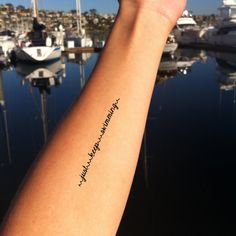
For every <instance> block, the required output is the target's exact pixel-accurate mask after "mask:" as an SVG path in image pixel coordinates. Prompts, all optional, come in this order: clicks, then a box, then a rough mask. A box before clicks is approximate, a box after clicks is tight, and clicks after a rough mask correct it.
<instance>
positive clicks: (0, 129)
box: [0, 50, 236, 236]
mask: <svg viewBox="0 0 236 236" xmlns="http://www.w3.org/2000/svg"><path fill="white" fill-rule="evenodd" d="M97 57H98V55H96V54H92V55H88V54H83V55H77V56H76V57H75V58H74V55H71V56H70V58H68V57H65V58H63V60H62V61H61V62H55V63H52V64H50V65H48V66H47V67H45V66H44V68H43V67H42V66H41V68H40V67H33V66H29V65H27V66H26V65H17V67H16V68H12V69H9V70H2V71H0V77H1V78H0V104H1V106H0V215H1V217H2V216H3V215H4V213H5V211H6V209H7V207H8V205H9V202H10V200H11V198H12V197H13V195H14V193H15V191H16V189H17V187H18V186H19V183H20V182H21V180H22V178H23V176H24V174H25V173H26V171H27V169H28V168H29V166H30V165H31V163H32V161H33V160H34V159H35V157H36V156H37V153H38V152H39V151H40V149H41V148H42V146H43V145H44V143H45V142H46V141H47V138H48V135H50V133H51V132H52V130H53V129H54V128H55V126H56V124H57V123H58V121H59V120H60V119H61V118H62V117H63V115H64V114H65V113H66V111H67V110H68V108H69V107H70V105H71V104H72V103H73V101H74V99H75V98H76V97H77V96H78V95H79V93H80V91H81V88H82V87H83V86H84V84H85V83H86V79H87V77H88V76H89V74H90V73H91V71H92V69H93V67H94V65H95V62H96V60H97ZM39 76H40V77H41V79H40V80H38V79H37V80H35V79H34V78H35V77H39ZM235 142H236V55H233V54H227V53H212V52H211V53H205V52H203V51H194V50H179V51H177V52H176V54H175V56H172V57H171V56H168V57H163V60H162V62H161V65H160V70H159V72H158V76H157V81H156V86H155V90H154V93H153V98H152V103H151V107H150V112H149V115H148V122H147V125H146V131H145V135H144V140H143V146H142V150H141V153H140V158H139V164H138V168H137V172H136V175H135V180H134V184H133V187H132V191H131V194H130V197H129V201H128V205H127V207H126V210H125V213H124V217H123V219H122V223H121V226H120V229H119V232H118V235H119V236H123V235H125V236H126V235H127V236H133V235H134V236H135V235H148V236H149V235H161V236H165V235H171V236H173V235H181V236H184V235H186V236H194V235H196V236H199V235H208V236H209V235H214V236H215V235H222V236H231V235H236V228H235V227H234V226H235V220H236V191H235V181H236V171H235V167H236V160H235V158H236V155H235Z"/></svg>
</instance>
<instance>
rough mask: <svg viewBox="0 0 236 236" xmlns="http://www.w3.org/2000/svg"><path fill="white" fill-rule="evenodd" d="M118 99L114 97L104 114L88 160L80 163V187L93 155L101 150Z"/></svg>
mask: <svg viewBox="0 0 236 236" xmlns="http://www.w3.org/2000/svg"><path fill="white" fill-rule="evenodd" d="M119 101H120V98H118V99H116V101H115V102H114V103H113V104H112V106H111V108H110V109H109V110H108V114H107V116H106V119H105V121H104V122H103V123H102V128H101V129H100V134H99V137H98V139H97V141H96V142H95V143H94V145H93V148H92V149H91V151H90V152H89V153H88V161H87V163H86V164H85V165H82V171H81V174H80V178H81V180H80V183H79V184H78V186H79V187H81V186H82V184H83V183H85V182H87V179H86V175H87V173H88V171H89V167H90V166H91V164H92V161H93V159H94V157H95V156H96V153H97V151H100V150H101V149H100V143H101V142H102V138H103V136H104V135H105V133H106V131H107V128H108V126H109V124H110V122H111V119H112V117H113V115H114V112H115V111H116V110H119V107H118V103H119Z"/></svg>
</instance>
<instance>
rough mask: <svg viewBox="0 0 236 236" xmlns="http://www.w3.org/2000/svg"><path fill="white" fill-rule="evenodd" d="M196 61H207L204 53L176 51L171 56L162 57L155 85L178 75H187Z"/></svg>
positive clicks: (185, 50) (187, 50) (186, 50)
mask: <svg viewBox="0 0 236 236" xmlns="http://www.w3.org/2000/svg"><path fill="white" fill-rule="evenodd" d="M198 61H202V62H206V61H207V55H206V53H205V51H202V50H191V49H178V50H177V51H175V53H174V54H172V55H164V56H163V57H162V59H161V62H160V66H159V69H158V74H157V81H156V82H157V84H160V83H162V82H164V81H166V80H168V79H170V78H173V77H175V76H177V75H178V74H182V75H187V74H189V73H190V72H191V68H192V66H193V65H194V64H195V63H196V62H198Z"/></svg>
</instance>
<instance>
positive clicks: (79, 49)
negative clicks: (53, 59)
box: [64, 47, 103, 53]
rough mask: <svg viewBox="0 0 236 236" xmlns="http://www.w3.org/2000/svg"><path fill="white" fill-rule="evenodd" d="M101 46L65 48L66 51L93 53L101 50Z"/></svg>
mask: <svg viewBox="0 0 236 236" xmlns="http://www.w3.org/2000/svg"><path fill="white" fill-rule="evenodd" d="M102 49H103V48H98V47H76V48H65V50H64V52H66V53H93V52H97V53H98V52H101V51H102Z"/></svg>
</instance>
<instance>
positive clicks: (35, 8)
mask: <svg viewBox="0 0 236 236" xmlns="http://www.w3.org/2000/svg"><path fill="white" fill-rule="evenodd" d="M32 5H33V17H34V18H38V15H39V5H38V0H32Z"/></svg>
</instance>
